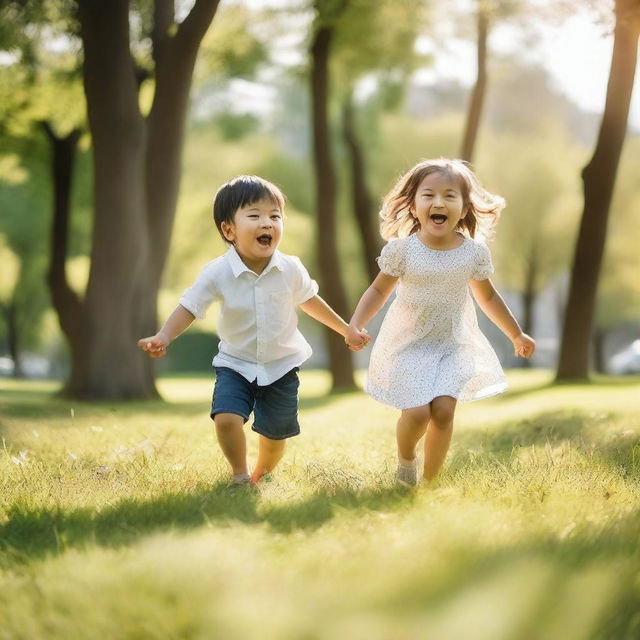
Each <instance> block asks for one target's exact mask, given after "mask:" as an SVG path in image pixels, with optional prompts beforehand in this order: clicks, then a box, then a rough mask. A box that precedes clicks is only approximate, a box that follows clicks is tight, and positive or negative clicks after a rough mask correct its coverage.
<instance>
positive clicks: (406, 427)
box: [396, 404, 431, 460]
mask: <svg viewBox="0 0 640 640" xmlns="http://www.w3.org/2000/svg"><path fill="white" fill-rule="evenodd" d="M430 417H431V407H430V406H429V405H428V404H426V405H424V406H423V407H413V408H411V409H403V410H402V413H401V414H400V418H399V419H398V425H397V427H396V439H397V442H398V456H399V457H400V458H401V459H404V460H413V459H414V458H415V457H416V445H417V444H418V440H420V438H422V436H423V435H424V433H425V431H426V430H427V424H429V418H430Z"/></svg>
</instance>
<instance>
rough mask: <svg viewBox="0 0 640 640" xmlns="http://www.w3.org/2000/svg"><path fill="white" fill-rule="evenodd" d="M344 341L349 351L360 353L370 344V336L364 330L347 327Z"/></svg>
mask: <svg viewBox="0 0 640 640" xmlns="http://www.w3.org/2000/svg"><path fill="white" fill-rule="evenodd" d="M344 341H345V342H346V343H347V346H348V347H349V349H350V350H351V351H360V350H362V349H364V347H366V346H367V345H368V344H369V343H370V342H371V336H370V335H369V333H368V332H367V330H366V329H357V328H356V327H352V326H351V325H349V328H348V329H347V335H345V337H344Z"/></svg>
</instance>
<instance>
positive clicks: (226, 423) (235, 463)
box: [213, 413, 247, 475]
mask: <svg viewBox="0 0 640 640" xmlns="http://www.w3.org/2000/svg"><path fill="white" fill-rule="evenodd" d="M213 421H214V423H215V425H216V436H217V437H218V444H219V445H220V449H222V453H223V454H224V457H225V458H226V459H227V462H228V463H229V464H230V465H231V470H232V473H233V475H238V474H241V473H247V439H246V437H245V435H244V429H243V427H244V420H243V419H242V416H239V415H236V414H235V413H218V414H216V417H215V418H214V419H213Z"/></svg>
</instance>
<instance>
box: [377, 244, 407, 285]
mask: <svg viewBox="0 0 640 640" xmlns="http://www.w3.org/2000/svg"><path fill="white" fill-rule="evenodd" d="M378 266H379V267H380V271H382V273H384V274H386V275H388V276H391V277H392V278H399V277H400V276H401V275H402V274H403V273H404V252H403V242H402V240H400V239H394V240H390V241H389V242H387V244H386V245H385V246H384V247H382V251H381V252H380V256H379V257H378Z"/></svg>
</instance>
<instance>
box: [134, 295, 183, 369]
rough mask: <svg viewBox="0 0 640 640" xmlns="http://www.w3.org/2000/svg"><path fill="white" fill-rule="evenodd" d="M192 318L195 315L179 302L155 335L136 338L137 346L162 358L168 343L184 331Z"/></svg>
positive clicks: (154, 356) (153, 356)
mask: <svg viewBox="0 0 640 640" xmlns="http://www.w3.org/2000/svg"><path fill="white" fill-rule="evenodd" d="M194 320H195V316H194V315H193V314H192V313H191V312H190V311H187V310H186V309H185V308H184V307H183V306H182V305H180V304H179V305H178V306H177V307H176V308H175V309H174V310H173V311H172V313H171V315H170V316H169V317H168V318H167V320H166V322H165V323H164V324H163V325H162V328H161V329H160V331H158V333H156V335H155V336H149V337H148V338H142V339H141V340H138V346H139V347H140V348H141V349H142V350H143V351H146V352H147V353H148V354H149V355H150V356H151V357H152V358H162V356H164V354H165V353H166V351H167V347H168V346H169V344H170V343H171V342H173V340H175V338H177V337H178V336H179V335H180V334H181V333H182V332H183V331H186V330H187V329H188V328H189V326H190V325H191V323H192V322H193V321H194Z"/></svg>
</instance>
